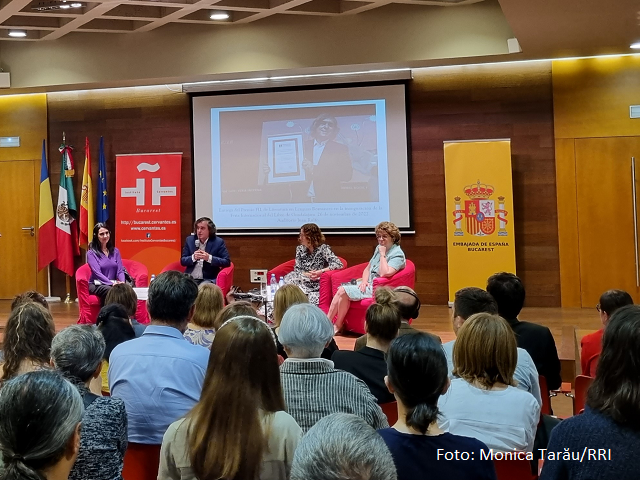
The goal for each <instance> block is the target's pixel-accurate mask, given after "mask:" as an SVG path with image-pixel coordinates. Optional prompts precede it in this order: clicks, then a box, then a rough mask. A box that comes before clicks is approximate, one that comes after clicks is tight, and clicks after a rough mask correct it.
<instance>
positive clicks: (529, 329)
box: [487, 272, 562, 394]
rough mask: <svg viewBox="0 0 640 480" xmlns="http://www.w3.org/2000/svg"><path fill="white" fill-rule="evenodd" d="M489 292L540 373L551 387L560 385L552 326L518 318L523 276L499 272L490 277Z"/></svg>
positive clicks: (522, 303) (522, 302)
mask: <svg viewBox="0 0 640 480" xmlns="http://www.w3.org/2000/svg"><path fill="white" fill-rule="evenodd" d="M487 292H489V293H490V294H491V296H492V297H493V298H494V299H495V300H496V303H497V304H498V313H499V314H500V316H501V317H502V318H504V319H505V320H506V321H507V322H508V323H509V325H510V326H511V329H512V330H513V331H514V333H515V334H516V341H517V342H518V347H520V348H524V349H525V350H526V351H527V352H529V355H531V358H532V359H533V363H535V365H536V368H537V370H538V373H539V374H540V375H542V376H544V377H545V378H546V380H547V387H548V388H549V389H550V390H555V389H558V388H560V385H562V377H561V376H560V359H559V358H558V350H557V349H556V342H555V340H554V339H553V335H551V330H549V329H548V328H547V327H545V326H544V325H538V324H537V323H531V322H522V321H520V320H519V319H518V315H519V314H520V310H522V307H523V305H524V297H525V291H524V285H523V284H522V281H521V280H520V278H518V277H517V276H516V275H514V274H513V273H506V272H502V273H496V274H495V275H492V276H491V277H489V280H488V281H487ZM544 393H545V394H548V393H549V392H544Z"/></svg>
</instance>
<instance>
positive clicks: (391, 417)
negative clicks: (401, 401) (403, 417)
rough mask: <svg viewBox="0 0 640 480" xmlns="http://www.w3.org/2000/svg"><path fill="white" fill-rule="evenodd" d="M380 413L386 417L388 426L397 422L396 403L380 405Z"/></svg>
mask: <svg viewBox="0 0 640 480" xmlns="http://www.w3.org/2000/svg"><path fill="white" fill-rule="evenodd" d="M380 408H382V413H384V414H385V415H386V416H387V421H388V422H389V425H390V426H391V425H394V424H395V423H396V422H397V421H398V402H395V401H394V402H387V403H381V404H380Z"/></svg>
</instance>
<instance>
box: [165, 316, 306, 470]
mask: <svg viewBox="0 0 640 480" xmlns="http://www.w3.org/2000/svg"><path fill="white" fill-rule="evenodd" d="M284 409H285V405H284V397H283V394H282V387H281V384H280V371H279V369H278V355H277V353H276V343H275V338H274V336H273V333H272V332H271V329H269V327H267V325H266V324H265V323H264V322H263V321H262V320H260V319H258V318H255V317H250V316H246V315H243V316H238V317H234V318H232V319H230V320H228V321H227V322H225V323H224V324H223V325H222V326H221V327H220V328H219V329H218V331H217V332H216V335H215V337H214V340H213V345H212V346H211V355H210V356H209V365H208V367H207V373H206V376H205V379H204V387H203V389H202V395H201V397H200V401H199V402H198V404H197V405H196V406H195V407H194V408H193V410H191V412H189V413H188V414H187V416H186V418H183V419H180V420H178V421H176V422H174V423H172V424H171V425H170V426H169V429H168V430H167V432H166V433H165V435H164V439H163V440H162V450H161V453H160V470H159V472H158V478H159V479H163V480H164V479H171V480H196V479H204V478H224V479H225V480H244V479H252V480H253V479H259V480H286V479H288V478H289V474H290V471H291V462H292V460H293V453H294V451H295V449H296V447H297V445H298V442H299V440H300V437H301V436H302V430H301V429H300V427H299V426H298V424H297V423H296V421H295V420H294V419H293V417H291V416H290V415H289V414H288V413H286V412H285V411H284ZM261 432H262V433H261Z"/></svg>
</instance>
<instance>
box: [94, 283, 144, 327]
mask: <svg viewBox="0 0 640 480" xmlns="http://www.w3.org/2000/svg"><path fill="white" fill-rule="evenodd" d="M113 303H119V304H120V305H122V306H123V307H124V308H125V309H126V310H127V316H128V317H129V323H130V324H131V326H132V327H133V331H134V332H135V333H136V337H139V336H141V335H142V334H143V333H144V329H145V328H147V326H146V325H143V324H142V323H140V322H138V321H137V320H136V318H135V317H136V310H138V296H137V295H136V292H135V291H134V290H133V287H132V286H131V285H129V284H128V283H116V284H115V285H114V286H113V287H111V288H110V289H109V292H108V293H107V296H106V297H105V299H104V304H105V306H106V305H111V304H113Z"/></svg>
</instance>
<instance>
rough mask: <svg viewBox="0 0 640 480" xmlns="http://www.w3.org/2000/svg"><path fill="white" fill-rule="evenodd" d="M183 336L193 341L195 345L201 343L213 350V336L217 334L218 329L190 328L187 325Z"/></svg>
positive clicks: (190, 341)
mask: <svg viewBox="0 0 640 480" xmlns="http://www.w3.org/2000/svg"><path fill="white" fill-rule="evenodd" d="M183 336H184V338H186V339H187V341H188V342H189V343H192V344H193V345H200V346H202V347H206V348H208V349H209V350H211V345H212V344H213V337H215V336H216V331H215V330H214V329H213V328H211V329H208V328H205V329H200V328H190V327H189V326H187V329H186V330H185V331H184V333H183Z"/></svg>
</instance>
